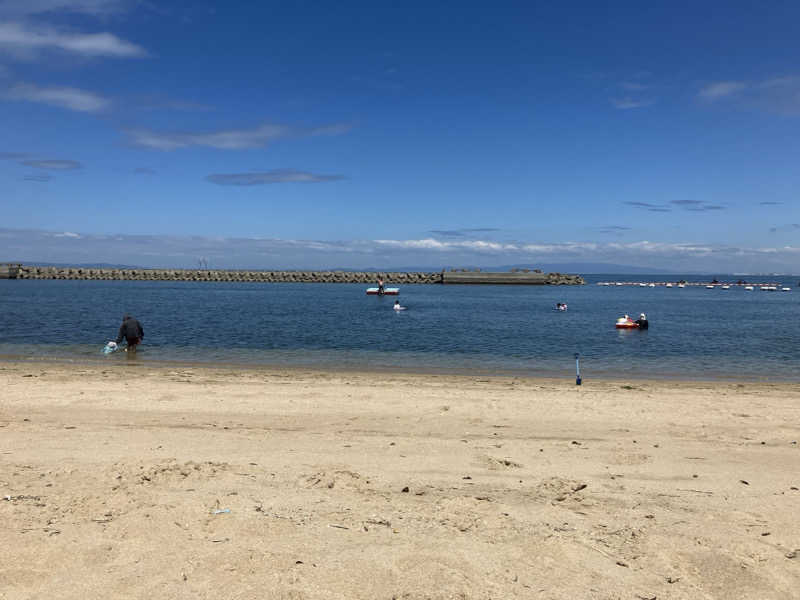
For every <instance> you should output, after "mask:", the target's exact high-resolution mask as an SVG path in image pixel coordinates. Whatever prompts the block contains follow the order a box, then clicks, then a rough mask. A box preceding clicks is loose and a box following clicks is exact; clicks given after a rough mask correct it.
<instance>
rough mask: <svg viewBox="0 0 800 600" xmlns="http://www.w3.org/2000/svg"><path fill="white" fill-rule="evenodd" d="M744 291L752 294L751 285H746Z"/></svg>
mask: <svg viewBox="0 0 800 600" xmlns="http://www.w3.org/2000/svg"><path fill="white" fill-rule="evenodd" d="M744 289H746V290H747V291H748V292H752V291H753V289H754V288H753V286H752V285H746V286H744Z"/></svg>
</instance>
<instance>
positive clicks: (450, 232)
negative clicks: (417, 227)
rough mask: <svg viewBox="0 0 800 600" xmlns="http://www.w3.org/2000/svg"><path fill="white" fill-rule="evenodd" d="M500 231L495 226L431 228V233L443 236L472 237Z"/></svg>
mask: <svg viewBox="0 0 800 600" xmlns="http://www.w3.org/2000/svg"><path fill="white" fill-rule="evenodd" d="M496 231H500V229H497V228H495V227H466V228H462V229H431V230H430V233H432V234H434V235H438V236H441V237H468V236H469V237H472V236H475V235H476V234H480V233H494V232H496Z"/></svg>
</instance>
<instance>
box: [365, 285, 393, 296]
mask: <svg viewBox="0 0 800 600" xmlns="http://www.w3.org/2000/svg"><path fill="white" fill-rule="evenodd" d="M399 293H400V288H383V295H384V296H397V295H398V294H399ZM380 295H381V294H380V293H378V288H376V287H371V288H367V296H380Z"/></svg>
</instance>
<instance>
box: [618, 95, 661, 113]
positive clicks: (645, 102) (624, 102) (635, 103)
mask: <svg viewBox="0 0 800 600" xmlns="http://www.w3.org/2000/svg"><path fill="white" fill-rule="evenodd" d="M609 101H610V102H611V104H612V105H613V106H614V108H618V109H620V110H629V109H631V108H643V107H645V106H650V105H652V104H655V100H650V99H637V98H631V97H630V96H625V97H624V98H610V99H609Z"/></svg>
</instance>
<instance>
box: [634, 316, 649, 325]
mask: <svg viewBox="0 0 800 600" xmlns="http://www.w3.org/2000/svg"><path fill="white" fill-rule="evenodd" d="M634 322H635V323H636V324H637V325H638V326H639V329H647V328H648V327H650V323H649V322H648V321H647V315H646V314H644V313H641V314H640V315H639V318H638V319H636V321H634Z"/></svg>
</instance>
